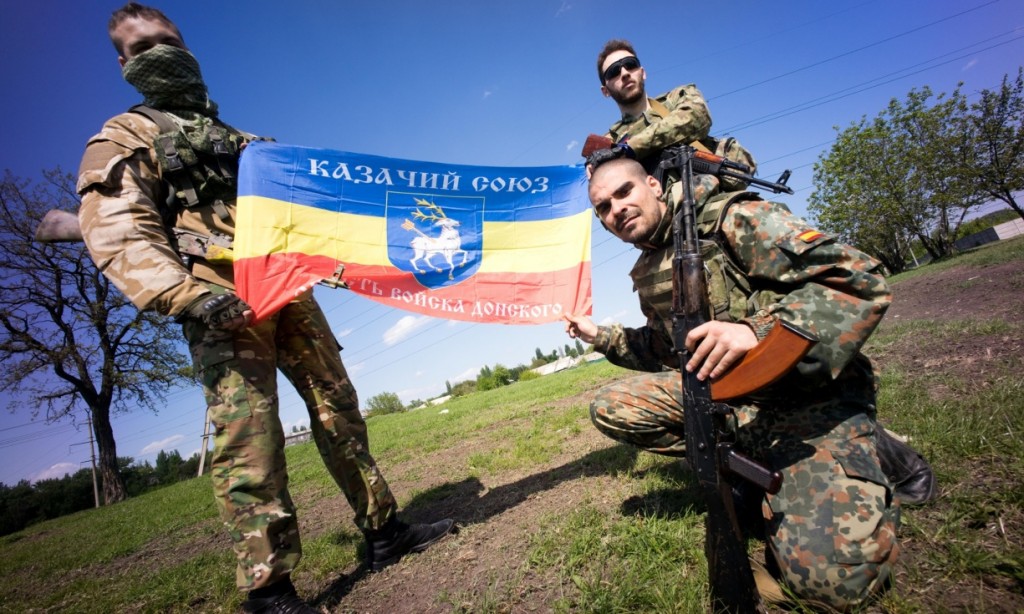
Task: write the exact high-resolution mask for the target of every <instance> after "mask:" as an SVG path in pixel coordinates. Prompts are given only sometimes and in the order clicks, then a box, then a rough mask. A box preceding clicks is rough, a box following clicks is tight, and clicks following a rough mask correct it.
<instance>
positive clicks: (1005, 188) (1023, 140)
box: [967, 68, 1024, 218]
mask: <svg viewBox="0 0 1024 614" xmlns="http://www.w3.org/2000/svg"><path fill="white" fill-rule="evenodd" d="M968 127H969V129H970V133H971V138H970V142H972V143H973V145H974V147H973V148H972V153H973V157H972V158H971V159H969V160H967V162H968V163H969V164H968V165H967V170H970V171H973V178H974V180H975V181H976V185H977V188H978V190H979V191H980V192H981V193H982V194H984V195H985V196H986V197H988V198H995V199H998V200H1001V201H1003V202H1005V203H1006V204H1008V205H1010V207H1011V208H1012V209H1013V210H1014V211H1016V212H1017V215H1019V216H1020V217H1022V218H1024V208H1022V207H1021V205H1020V204H1019V203H1018V202H1017V200H1016V198H1015V197H1014V194H1015V193H1017V192H1020V191H1021V190H1024V68H1020V69H1018V70H1017V79H1016V81H1014V82H1013V83H1010V81H1009V76H1008V75H1004V76H1003V83H1002V85H1001V86H1000V88H999V90H998V91H990V90H982V91H981V98H979V99H978V101H977V102H975V103H974V104H973V105H971V114H970V116H969V118H968Z"/></svg>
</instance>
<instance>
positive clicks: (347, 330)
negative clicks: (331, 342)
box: [334, 328, 356, 338]
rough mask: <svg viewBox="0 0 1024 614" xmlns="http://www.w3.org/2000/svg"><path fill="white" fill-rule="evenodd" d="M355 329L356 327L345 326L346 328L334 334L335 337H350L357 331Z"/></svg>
mask: <svg viewBox="0 0 1024 614" xmlns="http://www.w3.org/2000/svg"><path fill="white" fill-rule="evenodd" d="M355 330H356V329H354V328H345V329H342V330H339V331H337V332H336V333H334V336H335V337H339V338H341V337H348V336H349V335H351V334H352V333H353V332H355Z"/></svg>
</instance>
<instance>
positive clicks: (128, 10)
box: [107, 2, 185, 56]
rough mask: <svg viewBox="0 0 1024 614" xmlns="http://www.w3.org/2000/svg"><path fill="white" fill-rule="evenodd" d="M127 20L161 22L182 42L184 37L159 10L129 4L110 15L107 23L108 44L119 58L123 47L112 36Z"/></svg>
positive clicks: (122, 53)
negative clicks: (171, 29) (115, 50)
mask: <svg viewBox="0 0 1024 614" xmlns="http://www.w3.org/2000/svg"><path fill="white" fill-rule="evenodd" d="M128 19H148V20H150V21H161V22H163V23H164V24H166V25H168V26H170V27H171V28H173V29H174V32H175V33H176V34H177V35H178V38H180V39H181V40H182V41H184V40H185V37H183V36H182V35H181V30H179V29H178V26H176V25H174V22H173V21H171V20H170V18H168V17H167V15H164V14H163V12H162V11H161V10H160V9H155V8H153V7H151V6H146V5H144V4H139V3H138V2H129V3H128V4H126V5H124V6H122V7H121V8H119V9H117V10H116V11H114V12H113V14H111V15H110V21H108V22H107V35H109V36H110V42H112V43H114V49H117V54H118V55H120V56H123V55H124V46H123V44H122V42H121V41H120V40H118V39H117V38H116V37H115V36H114V30H116V29H117V26H119V25H121V22H123V21H126V20H128Z"/></svg>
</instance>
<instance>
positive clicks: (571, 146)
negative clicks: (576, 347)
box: [565, 139, 580, 151]
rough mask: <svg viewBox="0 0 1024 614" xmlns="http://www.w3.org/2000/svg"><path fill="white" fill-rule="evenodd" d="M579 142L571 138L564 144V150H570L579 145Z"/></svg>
mask: <svg viewBox="0 0 1024 614" xmlns="http://www.w3.org/2000/svg"><path fill="white" fill-rule="evenodd" d="M579 144H580V142H579V141H577V140H576V139H573V140H571V141H569V144H568V145H566V146H565V150H566V151H572V150H574V149H576V146H577V145H579Z"/></svg>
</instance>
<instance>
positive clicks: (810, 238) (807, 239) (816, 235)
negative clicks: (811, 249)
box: [796, 229, 824, 243]
mask: <svg viewBox="0 0 1024 614" xmlns="http://www.w3.org/2000/svg"><path fill="white" fill-rule="evenodd" d="M823 236H824V235H823V234H821V233H820V232H818V231H817V230H810V229H808V230H805V231H803V232H801V233H800V234H798V235H797V236H796V238H797V239H799V240H801V241H803V242H804V243H814V242H815V241H817V240H818V239H820V238H821V237H823Z"/></svg>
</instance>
